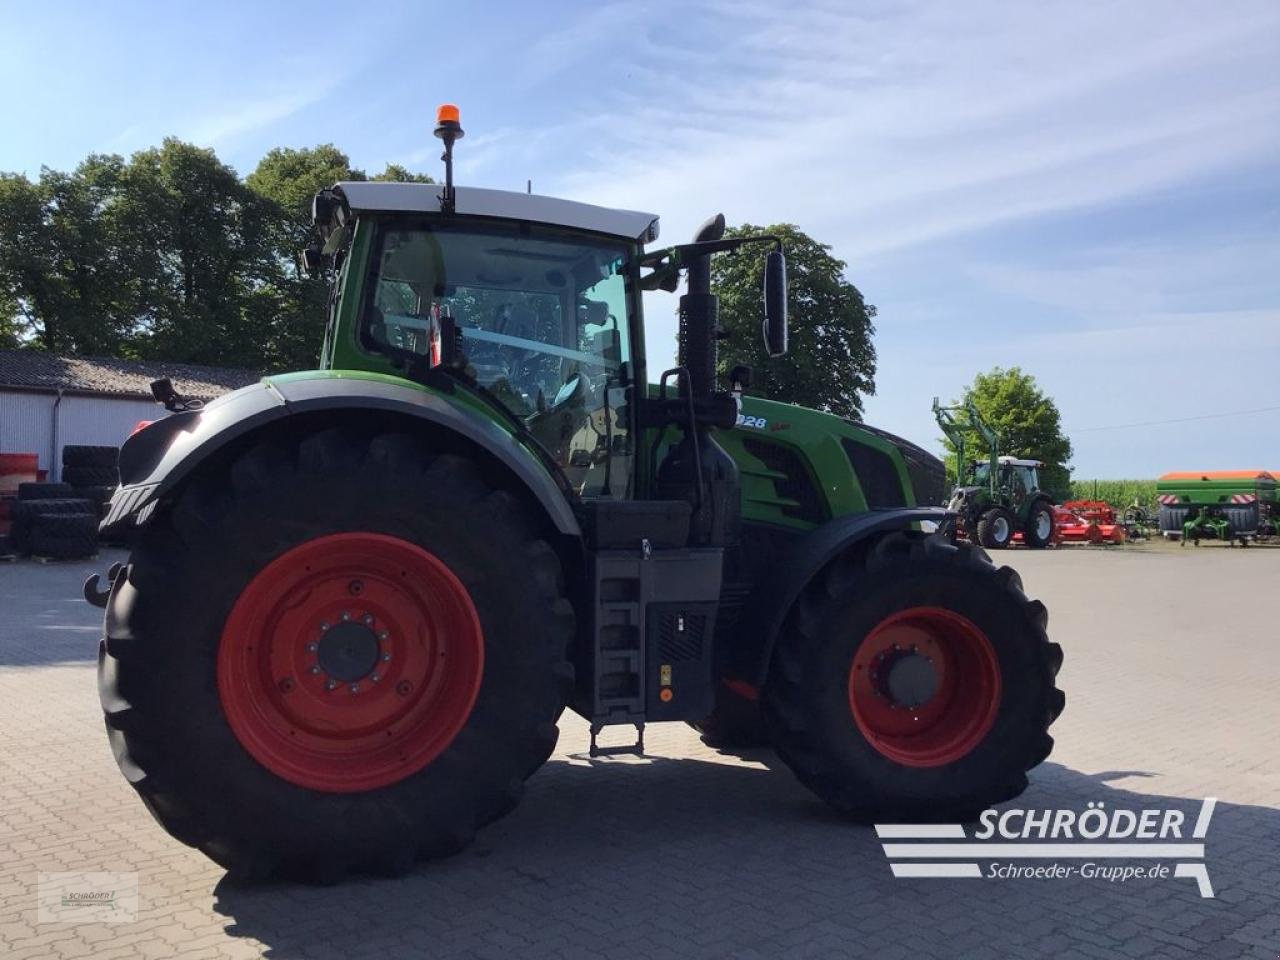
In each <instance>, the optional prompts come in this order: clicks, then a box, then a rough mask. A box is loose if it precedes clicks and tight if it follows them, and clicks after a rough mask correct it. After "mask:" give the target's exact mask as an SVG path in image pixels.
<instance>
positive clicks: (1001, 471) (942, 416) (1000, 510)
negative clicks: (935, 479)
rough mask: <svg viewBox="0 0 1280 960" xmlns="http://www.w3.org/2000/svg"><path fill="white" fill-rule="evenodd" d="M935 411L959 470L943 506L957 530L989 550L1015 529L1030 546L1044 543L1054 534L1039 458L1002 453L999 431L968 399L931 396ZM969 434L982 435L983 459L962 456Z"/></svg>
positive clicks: (1004, 541)
mask: <svg viewBox="0 0 1280 960" xmlns="http://www.w3.org/2000/svg"><path fill="white" fill-rule="evenodd" d="M957 414H959V416H957ZM933 416H934V418H935V419H936V420H937V421H938V426H939V427H940V428H941V429H942V432H943V433H944V434H946V436H947V439H948V440H950V441H951V443H952V444H953V445H954V446H955V448H956V465H957V469H958V470H959V471H960V476H958V477H957V483H956V486H955V489H953V490H952V492H951V502H950V503H949V504H948V506H947V509H948V510H949V511H950V512H951V513H953V514H955V515H956V518H957V527H958V532H960V533H962V534H964V535H965V536H966V537H968V538H969V539H970V540H973V541H975V542H977V543H979V544H981V545H982V546H984V547H986V548H988V549H993V550H1003V549H1004V548H1005V547H1007V546H1009V544H1011V543H1012V542H1013V535H1014V534H1015V533H1021V534H1022V542H1023V543H1025V544H1026V545H1027V546H1028V547H1034V548H1036V549H1040V548H1042V547H1047V546H1048V545H1049V544H1050V542H1052V540H1053V499H1052V498H1051V497H1050V496H1049V495H1048V494H1047V493H1045V492H1044V491H1043V490H1041V489H1040V467H1042V466H1043V464H1042V463H1041V462H1040V461H1039V460H1021V459H1018V458H1017V457H1008V456H1003V457H1002V456H1000V436H999V434H998V433H997V432H996V430H995V428H993V427H992V426H991V425H990V424H988V423H987V422H986V421H985V420H983V419H982V415H981V414H980V413H978V408H977V407H976V406H975V405H974V403H973V401H972V400H969V401H966V402H965V403H964V404H962V405H960V406H953V407H944V406H941V405H940V404H939V403H938V398H937V397H934V398H933ZM971 434H977V436H978V438H979V439H980V440H981V441H982V444H983V447H984V449H985V450H986V453H987V456H986V459H984V460H970V459H968V458H967V457H966V456H965V449H966V444H967V442H968V439H969V436H970V435H971Z"/></svg>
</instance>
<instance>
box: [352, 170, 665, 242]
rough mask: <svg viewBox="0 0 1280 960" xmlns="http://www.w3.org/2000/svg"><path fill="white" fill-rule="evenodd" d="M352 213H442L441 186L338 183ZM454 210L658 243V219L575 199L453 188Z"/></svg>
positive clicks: (634, 211)
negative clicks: (656, 241)
mask: <svg viewBox="0 0 1280 960" xmlns="http://www.w3.org/2000/svg"><path fill="white" fill-rule="evenodd" d="M336 186H337V188H338V189H339V190H341V191H342V194H343V196H345V197H346V198H347V203H348V204H349V205H350V207H351V210H352V212H353V213H361V212H369V213H439V212H440V194H441V193H442V192H443V190H444V187H443V186H441V185H440V184H438V183H388V182H380V181H366V180H344V181H342V182H341V183H338V184H336ZM454 195H455V201H454V210H455V211H456V212H457V213H460V214H462V215H464V216H473V217H504V218H509V219H513V220H529V221H532V222H534V223H547V224H551V225H553V226H557V227H569V228H571V229H574V230H590V231H592V232H593V233H605V234H609V235H611V236H615V237H625V238H626V239H628V240H639V241H640V242H641V243H650V242H652V241H654V240H656V239H658V215H657V214H656V213H641V212H640V211H638V210H614V209H612V208H610V207H597V206H595V205H593V204H590V203H579V202H577V201H576V200H561V199H559V198H558V197H544V196H539V195H538V194H533V193H518V192H516V191H514V190H489V189H487V188H484V187H454Z"/></svg>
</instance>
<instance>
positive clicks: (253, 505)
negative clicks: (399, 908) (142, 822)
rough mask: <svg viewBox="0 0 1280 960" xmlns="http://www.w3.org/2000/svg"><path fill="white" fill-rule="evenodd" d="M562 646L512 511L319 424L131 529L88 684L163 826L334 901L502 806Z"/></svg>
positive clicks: (540, 573)
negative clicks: (355, 880) (333, 886)
mask: <svg viewBox="0 0 1280 960" xmlns="http://www.w3.org/2000/svg"><path fill="white" fill-rule="evenodd" d="M572 637H573V612H572V608H571V607H570V605H569V602H568V600H567V599H566V598H565V596H564V588H563V584H562V582H561V571H560V564H559V561H558V559H557V556H556V554H555V552H554V550H553V549H552V548H551V547H550V545H549V544H548V543H547V542H546V541H545V540H544V539H541V538H540V536H539V534H538V531H537V528H536V526H535V524H534V523H533V518H531V517H530V516H529V515H528V513H527V512H526V510H525V509H524V507H523V506H522V505H521V504H520V502H519V501H518V500H517V498H516V497H514V496H513V495H512V494H511V493H509V492H507V491H504V490H502V489H499V488H496V487H495V486H494V485H493V483H492V481H491V480H489V479H488V478H486V477H485V475H484V474H483V473H481V471H480V470H479V469H477V467H476V465H475V464H473V463H472V462H470V461H469V460H467V459H464V458H463V457H461V456H458V455H456V454H451V453H435V452H433V451H432V450H431V449H430V448H429V447H428V446H427V445H426V444H425V443H424V442H423V441H421V440H420V439H418V438H416V437H413V436H409V435H401V434H381V435H376V434H375V435H373V436H372V437H370V436H365V435H362V434H361V433H360V432H359V431H358V430H354V429H353V430H345V429H328V430H323V431H321V432H317V433H312V434H309V435H305V436H302V437H299V438H297V439H296V440H292V441H289V440H281V441H279V442H265V443H262V444H259V445H257V446H255V447H252V448H250V449H248V450H247V451H244V452H242V453H241V454H240V455H239V456H238V457H236V458H235V459H232V460H230V461H228V462H225V463H223V464H221V465H214V466H207V467H205V468H204V471H203V473H202V474H201V475H199V476H197V477H196V478H195V480H194V482H192V483H191V484H189V485H188V487H187V488H186V489H185V490H184V491H183V492H182V493H181V495H180V496H179V498H178V500H177V502H176V503H175V504H174V505H173V506H172V507H171V508H170V509H169V510H167V511H166V512H165V513H162V514H161V515H159V516H157V517H156V518H155V519H154V520H153V521H152V523H151V524H150V525H149V526H148V527H147V528H146V529H145V530H144V532H143V535H142V538H141V541H140V542H139V544H138V546H137V548H136V549H135V551H134V553H133V555H132V556H131V558H130V562H129V565H128V567H127V574H126V575H122V576H121V577H119V578H118V579H117V585H116V587H115V588H114V589H113V593H112V597H111V600H110V602H109V605H108V611H107V618H106V639H105V641H104V642H103V645H102V648H101V651H100V659H99V688H100V692H101V699H102V705H103V710H104V712H105V714H106V723H107V731H108V734H109V736H110V739H111V743H112V747H113V749H114V751H115V755H116V759H117V761H118V763H119V765H120V769H121V771H122V772H123V773H124V774H125V775H126V777H128V779H129V781H130V783H131V784H132V785H133V787H134V788H135V789H136V790H137V791H138V793H139V794H140V795H141V796H142V799H143V802H144V803H145V804H146V805H147V807H148V809H149V810H150V811H151V812H152V814H154V816H155V818H156V819H157V820H158V821H159V822H160V824H161V826H163V827H164V828H165V829H166V830H168V831H169V832H170V833H171V834H172V835H174V836H175V837H177V838H178V839H179V840H181V841H183V842H184V843H187V844H190V845H191V846H194V847H198V848H199V849H200V850H202V851H203V852H204V853H206V854H207V855H208V856H210V857H211V858H212V859H214V860H215V861H217V862H218V863H220V864H221V865H223V866H224V867H227V868H228V869H229V870H231V871H232V872H234V873H237V874H239V875H241V876H242V877H246V878H260V877H263V876H267V875H271V874H281V875H284V876H288V877H293V878H296V879H301V880H307V881H326V882H327V881H331V880H335V879H338V878H340V877H341V876H342V875H343V874H344V873H346V872H348V871H355V872H377V873H394V872H399V871H402V870H404V869H406V868H408V867H409V866H410V865H412V863H413V862H414V860H415V859H417V858H420V857H431V856H439V855H443V854H447V853H450V852H452V851H454V850H456V849H458V848H460V847H461V846H462V845H464V844H465V843H466V842H467V841H468V840H469V839H470V838H471V836H472V834H473V833H474V831H475V829H476V828H477V827H480V826H482V825H484V824H485V823H487V822H489V821H491V820H493V819H496V818H497V817H499V816H501V815H502V814H503V813H505V812H506V811H507V810H509V809H511V808H512V807H513V806H514V805H515V803H516V801H517V800H518V799H519V796H520V792H521V790H522V789H523V783H524V780H525V779H526V778H527V777H528V776H529V775H530V774H531V773H532V772H533V771H534V770H535V769H537V767H538V766H539V765H540V764H541V763H542V761H543V760H545V759H546V757H547V756H548V754H549V753H550V752H551V749H552V747H553V746H554V744H555V740H556V726H555V720H556V718H557V716H558V715H559V712H560V710H561V709H562V708H563V706H564V703H565V699H566V696H567V693H568V691H569V689H570V686H571V682H572V668H571V667H570V666H569V663H568V660H567V652H568V645H569V644H570V643H571V641H572Z"/></svg>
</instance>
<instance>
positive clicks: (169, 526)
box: [86, 108, 1064, 881]
mask: <svg viewBox="0 0 1280 960" xmlns="http://www.w3.org/2000/svg"><path fill="white" fill-rule="evenodd" d="M436 134H437V136H439V137H440V138H441V139H442V140H443V142H444V150H445V152H444V158H443V159H444V161H445V182H444V184H443V186H441V185H428V184H416V183H366V182H353V183H339V184H337V185H335V186H333V187H332V188H329V189H325V190H322V191H321V192H320V193H319V194H318V195H317V197H316V199H315V203H314V208H313V212H314V221H315V229H316V234H317V242H316V245H315V246H313V247H311V248H309V250H308V251H307V253H306V254H305V261H306V263H307V265H308V266H309V267H310V268H312V269H315V270H317V271H319V272H321V273H322V274H323V275H324V276H326V277H327V278H328V281H329V283H330V284H331V291H332V296H331V298H330V309H329V313H328V317H327V322H326V323H325V328H324V346H323V352H322V355H321V362H320V368H319V369H317V370H312V371H307V372H302V373H291V374H286V375H281V376H272V377H268V378H266V379H265V380H263V381H262V382H261V383H259V384H257V385H255V386H251V387H247V388H245V389H242V390H238V391H236V392H234V393H231V394H228V395H226V396H224V397H221V398H219V399H218V400H215V401H213V402H211V403H209V404H207V405H205V406H200V405H199V404H198V403H195V402H192V401H188V400H186V399H184V398H183V397H182V396H181V395H180V394H179V392H178V391H177V390H176V389H175V388H174V385H172V384H169V383H168V382H165V381H160V382H157V384H155V385H154V388H153V389H154V392H155V393H156V394H157V397H158V399H160V400H161V401H162V402H164V404H165V405H166V407H167V408H168V409H169V410H170V415H169V416H167V417H165V418H163V419H160V420H158V421H156V422H155V423H153V424H152V425H150V426H147V427H145V428H144V429H142V430H140V431H138V432H137V433H135V434H134V435H133V436H132V437H131V438H130V439H129V440H128V442H127V443H126V444H125V445H124V448H123V450H122V453H121V458H120V470H121V474H122V480H123V482H122V485H121V486H120V488H119V489H118V490H117V492H116V494H115V496H114V498H113V500H112V503H111V507H110V510H109V514H108V516H107V518H106V520H105V521H104V523H105V525H106V527H107V528H108V529H113V528H117V527H124V526H131V527H133V528H134V530H133V536H134V538H135V545H134V547H133V550H132V553H131V555H130V557H129V559H128V562H127V563H126V564H124V565H122V566H119V567H117V568H115V569H113V571H112V572H111V573H110V574H109V575H108V581H109V582H108V583H107V584H101V583H100V582H99V581H98V580H97V579H96V578H93V579H91V580H90V582H89V583H87V584H86V596H87V597H88V598H90V599H91V600H92V601H93V602H96V603H99V604H100V605H103V606H104V607H105V639H104V641H103V643H102V646H101V651H100V659H99V689H100V694H101V700H102V706H103V710H104V712H105V715H106V726H107V732H108V736H109V738H110V743H111V747H112V750H113V751H114V754H115V757H116V760H117V762H118V764H119V766H120V770H121V771H122V773H123V774H124V775H125V777H126V778H127V779H128V781H129V783H130V784H131V785H132V786H133V787H134V788H135V789H136V790H137V792H138V793H139V794H140V795H141V798H142V800H143V802H144V803H145V804H146V806H147V808H148V809H149V810H150V811H151V813H152V814H153V815H154V816H155V818H156V820H157V821H159V823H160V824H161V825H162V826H163V827H164V828H165V829H166V830H168V831H169V832H170V833H171V834H172V835H173V836H174V837H176V838H178V839H179V840H181V841H182V842H184V843H187V844H190V845H192V846H194V847H197V848H199V849H200V850H202V851H203V852H204V853H206V854H207V855H208V856H209V857H211V858H212V859H213V860H215V861H217V862H218V863H219V864H221V865H223V866H224V867H226V868H227V869H228V870H229V871H231V872H232V873H233V874H234V875H237V876H240V877H242V878H261V877H265V876H269V875H281V876H286V877H296V878H300V879H305V880H309V881H327V880H334V879H337V878H340V877H341V876H343V875H344V874H346V873H348V872H377V873H397V872H401V871H404V870H407V869H408V868H409V867H410V866H411V865H412V864H413V863H414V862H415V861H416V860H419V859H425V858H432V857H438V856H443V855H446V854H448V853H450V852H453V851H456V850H458V849H459V848H461V847H462V846H464V845H465V844H466V843H467V842H468V841H469V840H470V839H471V838H472V836H473V835H474V833H475V831H476V830H477V829H478V828H481V827H483V826H484V825H486V824H488V823H491V822H492V821H494V820H496V819H498V818H499V817H501V816H503V815H504V814H506V813H507V812H508V811H510V810H511V809H512V808H513V807H514V806H515V805H516V803H517V802H518V801H519V799H520V796H521V793H522V792H523V790H524V788H525V782H526V781H527V780H528V779H529V777H530V776H531V775H532V774H533V773H534V772H535V771H536V770H538V768H539V767H540V766H541V765H542V764H543V762H544V761H546V760H547V758H548V757H549V756H550V754H551V752H552V749H553V747H554V746H555V743H556V739H557V734H558V729H557V722H558V720H559V719H560V716H561V713H562V711H563V710H564V709H565V708H566V707H568V708H569V709H571V710H573V711H574V712H575V713H577V714H578V715H579V716H581V717H582V718H584V719H585V721H586V722H587V723H588V724H589V726H590V737H591V740H590V748H591V754H592V755H593V756H599V755H603V754H608V753H611V752H617V751H619V750H627V751H632V752H636V753H642V752H643V733H644V729H645V725H646V724H650V723H654V722H659V721H680V722H686V723H690V724H693V725H695V726H697V727H698V728H699V729H700V730H701V731H702V732H703V733H704V735H705V736H706V738H707V739H708V740H709V741H711V742H713V743H716V744H721V745H724V746H725V747H726V748H727V747H728V746H730V745H734V746H736V747H742V746H746V745H748V744H759V743H767V744H769V745H771V746H772V748H773V749H775V750H776V751H777V754H778V756H779V757H780V758H781V760H782V761H783V762H784V763H785V764H787V765H788V766H789V767H790V768H791V769H792V770H793V771H794V772H795V775H796V776H797V777H798V778H799V779H800V780H801V781H803V783H804V784H805V785H807V786H808V787H809V788H811V789H812V790H813V792H814V793H816V794H817V795H818V796H819V797H821V798H822V799H824V800H825V801H827V802H828V803H830V804H831V805H833V806H834V807H836V808H837V809H838V810H840V811H843V812H844V813H846V814H848V815H849V816H851V817H853V818H855V819H858V820H862V821H876V820H879V821H884V820H894V821H898V820H906V821H911V820H927V821H936V820H946V821H950V820H955V819H960V818H969V817H972V816H974V815H976V814H977V813H978V812H980V811H981V810H982V809H983V808H985V807H986V806H988V805H991V804H994V803H999V802H1001V801H1004V800H1007V799H1009V798H1011V797H1013V796H1016V795H1017V794H1018V793H1020V792H1021V791H1022V790H1023V789H1024V788H1025V786H1026V783H1027V777H1026V774H1027V771H1028V770H1029V769H1031V768H1032V767H1034V766H1036V765H1037V764H1039V763H1040V762H1041V761H1042V760H1044V759H1045V757H1047V756H1048V755H1049V752H1050V750H1051V748H1052V745H1053V741H1052V738H1051V737H1050V736H1049V733H1048V729H1049V725H1050V724H1051V723H1053V721H1054V720H1055V719H1056V718H1057V716H1058V714H1059V713H1060V711H1061V710H1062V708H1063V703H1064V697H1063V694H1062V692H1061V691H1060V690H1059V689H1058V688H1057V687H1056V685H1055V676H1056V674H1057V673H1058V668H1059V666H1060V664H1061V661H1062V651H1061V648H1060V647H1059V646H1058V645H1057V644H1054V643H1051V642H1050V641H1049V639H1048V637H1047V636H1046V633H1045V625H1046V620H1047V615H1046V612H1045V608H1044V606H1043V605H1042V604H1040V603H1039V602H1038V601H1035V600H1029V599H1028V598H1027V596H1026V595H1025V594H1024V593H1023V588H1022V583H1021V581H1020V579H1019V577H1018V575H1017V574H1016V573H1015V572H1014V571H1013V570H1011V569H1009V568H1007V567H1003V568H997V567H996V566H994V565H993V564H992V563H991V561H990V560H989V559H988V558H987V556H986V554H985V553H983V552H982V551H981V550H980V549H978V548H977V547H975V546H973V545H970V544H963V543H962V544H954V543H952V542H951V540H950V537H949V536H948V535H947V530H946V524H947V523H948V522H949V517H948V515H947V514H946V512H945V511H943V510H942V509H939V508H927V507H920V506H918V505H917V499H918V494H917V490H919V489H922V488H924V487H928V486H931V485H932V486H936V485H938V478H939V476H940V471H941V463H940V462H938V461H937V460H936V459H935V458H932V457H930V456H929V455H928V454H925V453H924V452H923V451H922V450H920V449H919V448H918V447H915V446H914V445H912V444H909V443H907V442H906V441H904V440H900V439H898V438H895V437H893V436H892V435H890V434H886V433H884V432H882V431H878V430H874V429H871V428H869V427H865V426H863V425H861V424H858V423H854V422H850V421H847V420H844V419H841V418H839V417H836V416H832V415H828V414H824V413H819V412H816V411H813V410H805V409H801V408H798V407H794V406H788V405H786V404H783V403H776V402H769V401H766V400H761V399H757V398H753V397H751V396H749V395H747V394H746V392H745V388H746V387H747V382H748V380H749V373H748V371H747V370H746V369H745V368H741V367H739V368H736V369H735V372H734V375H733V377H732V382H730V383H726V384H723V385H720V384H717V382H716V373H715V371H716V360H717V322H716V318H717V299H716V296H715V293H714V292H713V291H712V290H711V288H710V280H709V278H710V258H711V257H712V256H714V255H715V254H717V253H719V252H722V251H727V250H733V249H736V248H738V247H740V246H742V245H744V244H757V245H760V246H762V247H763V248H765V251H766V252H765V253H764V255H763V266H764V271H763V273H764V278H765V286H764V290H763V294H762V305H763V310H762V313H763V319H762V326H763V333H764V337H765V340H766V343H767V345H768V349H769V352H770V353H771V354H773V355H780V354H781V353H783V351H785V349H786V344H787V327H786V268H785V260H784V253H783V251H782V250H781V249H779V245H778V243H777V241H776V240H774V239H773V238H771V237H765V236H757V237H747V238H739V239H727V238H725V237H724V236H723V233H724V218H723V217H722V216H718V217H715V218H713V219H711V220H709V221H707V223H706V224H705V225H704V226H703V227H702V228H701V229H700V230H699V231H698V233H697V236H696V237H695V239H694V240H693V241H692V242H690V243H684V244H676V245H674V246H669V247H663V248H658V247H654V246H651V244H652V243H653V241H654V240H655V239H656V238H657V235H658V221H657V217H655V216H654V215H652V214H648V213H639V212H635V211H630V210H614V209H605V208H601V207H596V206H590V205H587V204H582V203H576V202H570V201H567V200H559V199H553V198H549V197H542V196H534V195H529V194H526V193H508V192H503V191H496V190H485V189H477V188H467V187H461V186H459V187H455V186H454V185H453V176H452V162H451V161H452V152H453V146H454V142H455V141H456V140H457V138H459V137H461V136H462V130H461V127H460V126H459V124H458V120H457V113H456V110H450V109H448V108H442V111H441V114H440V116H439V120H438V124H437V128H436ZM681 279H683V280H684V281H685V283H686V284H687V286H686V290H685V292H684V294H683V295H682V296H681V297H680V300H679V344H678V348H679V359H678V365H677V366H676V367H675V368H674V369H671V370H667V371H666V372H664V373H662V374H661V375H660V376H659V377H657V383H656V384H650V382H649V368H648V365H647V358H646V356H645V338H644V327H643V318H642V312H641V293H642V292H643V291H648V290H665V291H675V290H676V289H677V284H678V283H679V282H680V281H681ZM320 319H321V318H317V320H318V323H317V328H319V326H320V323H319V321H320ZM939 528H940V529H939ZM606 727H621V728H622V730H623V731H624V732H626V737H625V739H623V738H622V737H619V736H618V735H617V734H616V733H615V734H614V735H613V736H612V737H611V740H612V741H618V740H622V745H621V746H619V745H617V744H616V743H614V745H613V746H605V745H603V744H601V743H599V742H598V740H597V735H598V734H599V733H600V732H601V731H602V730H603V729H605V728H606ZM632 728H634V730H635V731H636V734H635V736H634V739H635V742H634V744H632V742H631V740H632V735H631V734H630V732H629V731H630V730H631V729H632Z"/></svg>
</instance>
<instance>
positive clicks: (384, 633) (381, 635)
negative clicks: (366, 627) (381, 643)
mask: <svg viewBox="0 0 1280 960" xmlns="http://www.w3.org/2000/svg"><path fill="white" fill-rule="evenodd" d="M388 636H389V634H388V633H387V631H385V630H383V631H381V632H380V633H379V634H378V639H379V640H385V639H387V637H388Z"/></svg>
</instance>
